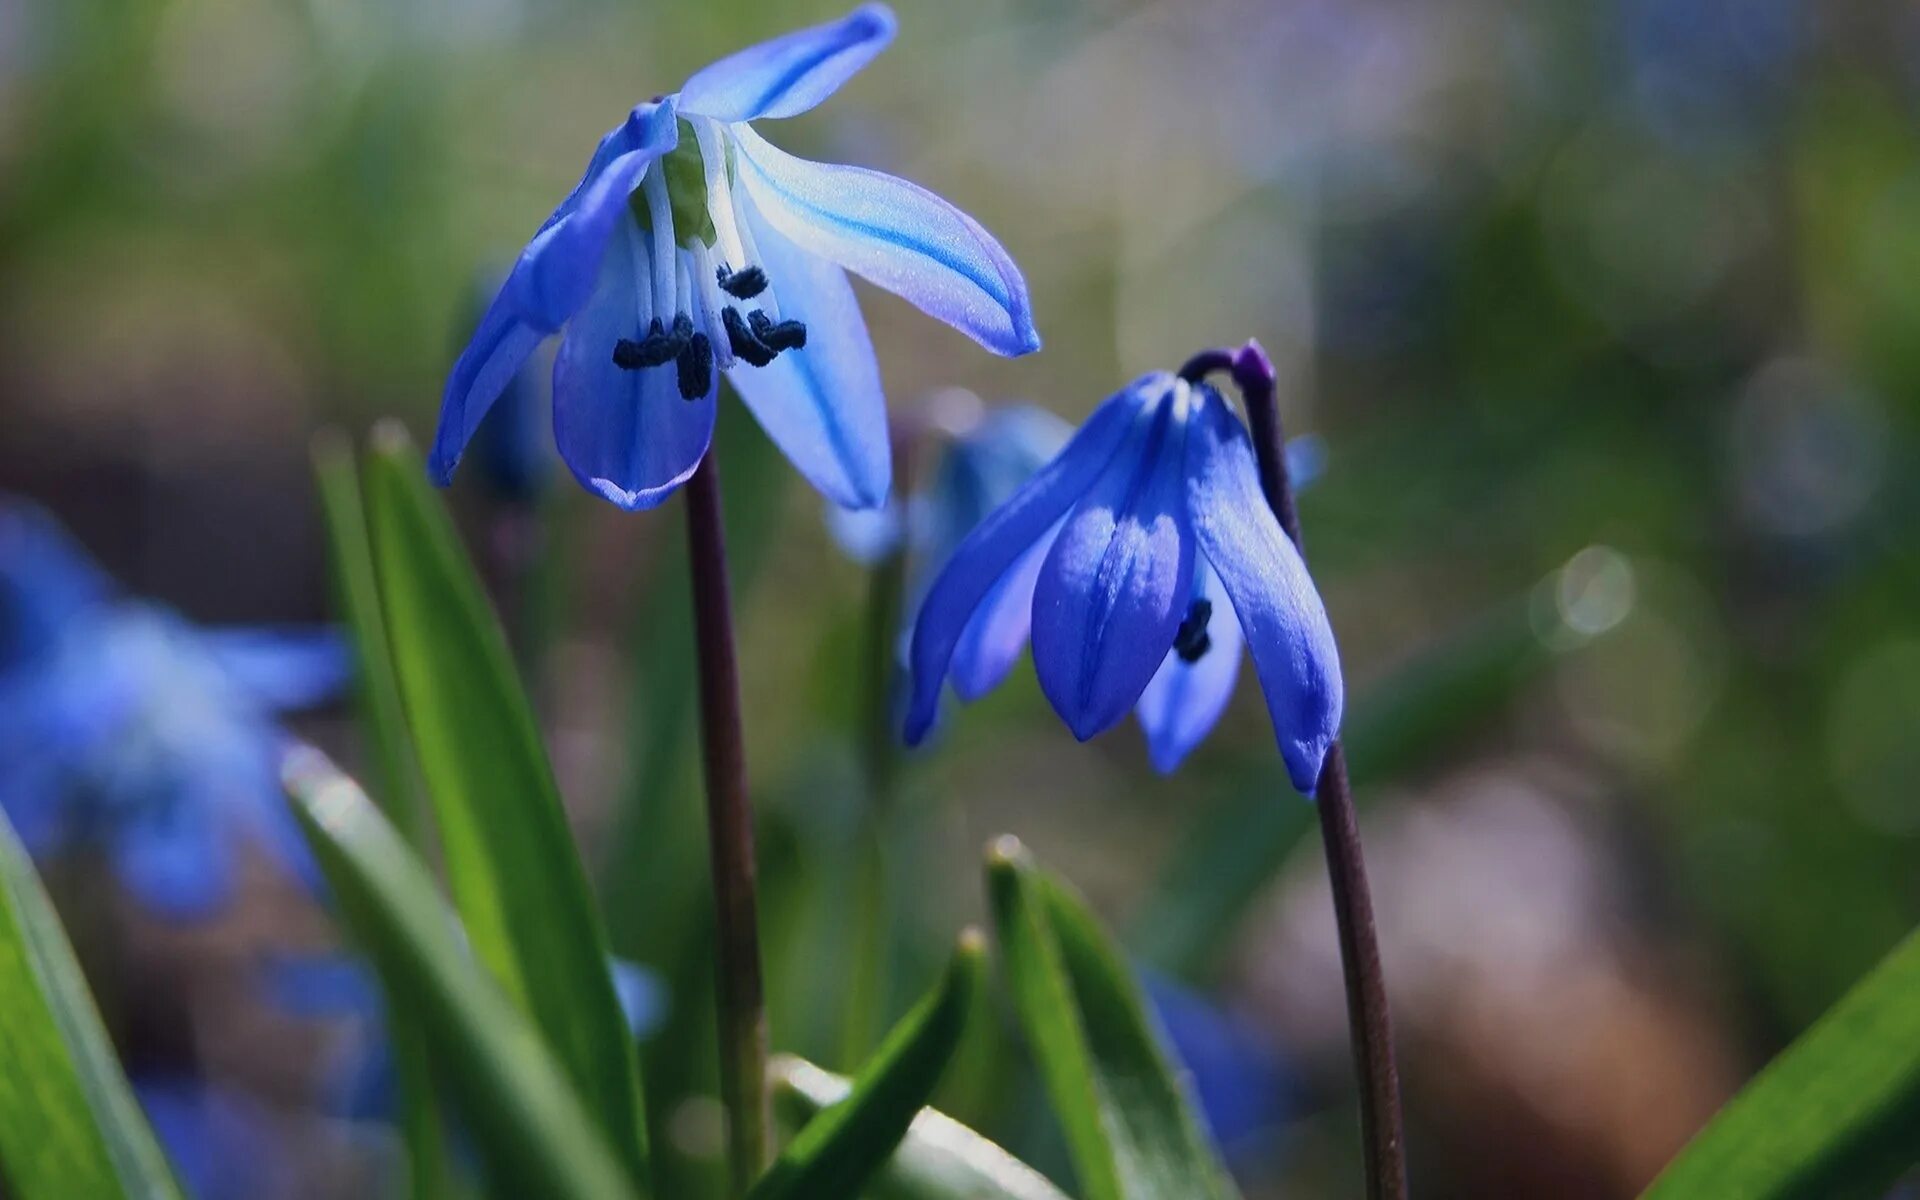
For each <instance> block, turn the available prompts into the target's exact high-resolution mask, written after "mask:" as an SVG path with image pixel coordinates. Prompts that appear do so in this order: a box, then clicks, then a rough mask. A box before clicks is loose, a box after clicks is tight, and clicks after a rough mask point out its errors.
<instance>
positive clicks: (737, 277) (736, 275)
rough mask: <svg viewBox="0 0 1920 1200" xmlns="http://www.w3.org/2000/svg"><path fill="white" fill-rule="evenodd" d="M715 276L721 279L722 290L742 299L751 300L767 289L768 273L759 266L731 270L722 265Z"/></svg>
mask: <svg viewBox="0 0 1920 1200" xmlns="http://www.w3.org/2000/svg"><path fill="white" fill-rule="evenodd" d="M714 277H715V278H716V279H718V280H719V281H720V290H721V291H723V292H725V293H726V294H727V295H729V296H734V297H737V298H739V299H741V300H751V299H753V298H754V297H755V296H758V295H759V294H760V293H761V292H764V291H766V290H767V273H766V272H765V271H762V270H761V269H760V268H759V267H748V268H747V269H746V270H744V271H733V272H729V271H728V270H727V268H726V267H725V266H724V265H722V266H721V267H719V268H718V269H717V270H716V272H715V275H714Z"/></svg>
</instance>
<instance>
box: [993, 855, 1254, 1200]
mask: <svg viewBox="0 0 1920 1200" xmlns="http://www.w3.org/2000/svg"><path fill="white" fill-rule="evenodd" d="M987 896H988V900H989V902H990V904H991V906H992V909H993V921H994V932H995V937H996V939H997V940H998V942H999V945H1000V956H1001V959H1002V961H1003V963H1004V964H1005V967H1006V974H1007V980H1008V983H1009V984H1010V985H1011V987H1012V991H1013V1000H1014V1011H1015V1013H1016V1014H1017V1015H1018V1017H1019V1020H1020V1025H1021V1027H1022V1029H1024V1030H1025V1031H1026V1035H1027V1041H1028V1044H1029V1046H1030V1047H1031V1049H1032V1051H1033V1055H1034V1057H1035V1058H1036V1059H1037V1060H1038V1064H1039V1068H1040V1077H1041V1080H1042V1082H1043V1083H1044V1084H1045V1085H1046V1089H1047V1094H1048V1096H1049V1097H1050V1098H1051V1099H1052V1101H1053V1110H1054V1113H1055V1115H1056V1116H1058V1118H1059V1120H1060V1123H1061V1125H1062V1126H1063V1127H1064V1129H1065V1132H1066V1136H1067V1148H1068V1150H1069V1152H1070V1153H1071V1155H1072V1157H1073V1163H1074V1169H1075V1171H1076V1173H1077V1174H1078V1176H1079V1178H1080V1186H1081V1187H1082V1188H1084V1189H1085V1191H1086V1194H1087V1196H1088V1197H1089V1200H1196V1198H1199V1197H1210V1198H1214V1200H1226V1198H1230V1197H1234V1196H1236V1195H1237V1193H1236V1192H1235V1191H1234V1189H1233V1185H1232V1184H1231V1183H1230V1182H1228V1179H1227V1174H1226V1171H1225V1169H1224V1168H1223V1167H1222V1166H1221V1164H1220V1161H1219V1158H1218V1156H1217V1155H1216V1153H1215V1152H1214V1149H1213V1147H1212V1145H1211V1144H1210V1143H1209V1142H1208V1140H1207V1138H1206V1135H1205V1134H1203V1133H1202V1132H1201V1125H1200V1122H1199V1121H1198V1120H1197V1119H1196V1118H1195V1116H1194V1113H1193V1109H1192V1106H1191V1104H1190V1102H1189V1099H1188V1097H1187V1095H1186V1093H1185V1091H1184V1089H1183V1087H1182V1086H1181V1084H1180V1083H1179V1081H1178V1080H1177V1079H1176V1077H1175V1075H1174V1070H1173V1067H1172V1064H1171V1061H1170V1060H1169V1058H1168V1056H1167V1053H1166V1051H1165V1050H1164V1049H1163V1046H1162V1040H1161V1035H1160V1033H1159V1031H1158V1027H1157V1024H1156V1022H1155V1021H1154V1018H1153V1017H1152V1016H1151V1015H1150V1013H1149V1011H1148V1009H1147V1006H1146V1003H1145V1001H1144V1000H1143V999H1142V997H1141V995H1140V988H1139V985H1138V983H1137V982H1136V981H1135V977H1134V973H1133V971H1132V969H1131V968H1130V967H1129V966H1128V965H1127V963H1126V960H1125V959H1123V958H1122V957H1121V955H1120V953H1119V951H1118V950H1117V949H1116V948H1115V947H1114V945H1113V942H1112V940H1111V939H1110V938H1109V937H1108V936H1107V934H1106V931H1105V930H1103V929H1102V928H1101V927H1100V924H1099V923H1098V922H1097V921H1096V920H1095V919H1094V918H1093V916H1092V914H1091V913H1089V912H1088V911H1087V908H1086V905H1085V904H1084V903H1083V902H1082V901H1081V900H1080V898H1079V897H1078V896H1076V895H1074V894H1073V892H1071V891H1070V890H1069V889H1068V888H1067V887H1066V886H1065V885H1063V884H1061V883H1060V882H1058V881H1057V880H1055V879H1053V878H1052V877H1050V876H1048V875H1047V874H1046V873H1044V872H1043V871H1041V870H1040V868H1039V867H1038V866H1036V865H1035V863H1034V862H1033V859H1032V858H1031V856H1029V855H1028V853H1027V851H1026V848H1025V847H1024V846H1022V845H1021V844H1020V843H1019V841H1018V840H1016V839H1014V838H1011V837H1004V838H1001V839H999V840H998V841H996V842H995V843H994V845H993V847H992V848H991V849H990V850H989V851H988V855H987Z"/></svg>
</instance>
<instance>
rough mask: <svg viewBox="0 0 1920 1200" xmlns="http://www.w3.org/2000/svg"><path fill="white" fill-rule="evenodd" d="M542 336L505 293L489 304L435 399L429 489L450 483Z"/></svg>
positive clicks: (543, 336)
mask: <svg viewBox="0 0 1920 1200" xmlns="http://www.w3.org/2000/svg"><path fill="white" fill-rule="evenodd" d="M546 336H547V335H546V334H545V333H542V332H541V331H540V330H538V329H535V328H534V327H533V326H531V325H529V324H527V323H526V322H525V321H523V320H521V319H520V317H519V314H518V312H517V311H516V308H515V302H514V299H513V297H512V296H511V295H510V294H509V293H508V291H507V290H506V289H505V288H503V289H502V290H501V292H500V294H499V295H498V296H495V297H494V298H493V303H492V304H490V305H488V306H487V312H486V315H485V316H483V317H481V318H480V327H479V328H478V329H476V330H474V333H473V340H472V341H470V342H468V343H467V348H466V349H465V350H462V351H461V352H460V357H459V358H458V359H456V360H455V361H454V364H453V370H452V372H451V373H449V374H448V375H447V386H446V388H445V390H444V391H442V392H441V394H440V424H439V427H438V428H437V429H435V430H434V434H433V449H432V450H431V451H430V452H429V453H428V454H427V474H428V475H429V476H430V477H431V478H432V479H433V482H434V483H436V484H438V485H439V486H441V487H445V486H447V484H449V483H451V482H453V469H454V468H455V467H457V466H459V465H460V455H461V454H462V453H464V452H465V451H466V448H467V443H468V442H470V441H472V440H473V431H474V430H476V429H478V428H480V422H481V420H482V418H484V417H485V416H486V415H487V410H488V409H489V408H492V407H493V402H494V401H495V400H496V399H498V398H499V396H500V393H501V392H503V391H505V390H506V387H507V384H508V383H510V382H512V380H513V377H514V376H515V375H516V374H518V373H519V371H520V368H521V367H522V366H524V365H525V364H526V361H527V357H528V356H529V355H531V354H532V353H533V351H534V348H535V347H537V346H538V345H539V344H540V343H541V341H542V340H544V339H545V337H546Z"/></svg>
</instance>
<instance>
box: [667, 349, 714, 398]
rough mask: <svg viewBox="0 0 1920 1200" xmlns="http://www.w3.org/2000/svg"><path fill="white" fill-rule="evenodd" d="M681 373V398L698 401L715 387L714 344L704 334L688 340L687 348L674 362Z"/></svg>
mask: <svg viewBox="0 0 1920 1200" xmlns="http://www.w3.org/2000/svg"><path fill="white" fill-rule="evenodd" d="M674 365H675V367H676V368H677V369H678V371H679V376H680V378H679V382H680V398H681V399H682V400H698V399H700V398H701V397H702V396H704V395H706V394H707V389H709V388H710V387H712V386H713V343H712V342H711V341H709V340H708V339H707V335H706V334H704V333H696V334H694V335H693V336H692V337H691V338H689V339H687V348H686V349H685V350H682V351H681V352H680V357H679V358H678V359H676V360H674Z"/></svg>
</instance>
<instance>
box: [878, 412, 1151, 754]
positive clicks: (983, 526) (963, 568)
mask: <svg viewBox="0 0 1920 1200" xmlns="http://www.w3.org/2000/svg"><path fill="white" fill-rule="evenodd" d="M1154 378H1155V377H1152V376H1149V377H1148V378H1147V379H1143V380H1140V381H1138V382H1136V383H1134V384H1132V385H1130V386H1129V387H1128V388H1127V389H1126V390H1124V391H1122V392H1120V393H1119V394H1118V395H1116V396H1114V397H1113V398H1112V399H1110V400H1108V401H1107V402H1106V403H1104V404H1102V405H1101V406H1100V407H1099V408H1097V409H1095V410H1094V413H1093V416H1091V417H1089V418H1088V419H1087V423H1086V424H1085V425H1084V426H1082V427H1081V429H1080V432H1079V433H1077V434H1075V435H1074V437H1073V440H1072V441H1070V442H1068V443H1067V446H1066V448H1065V449H1064V450H1062V451H1061V452H1060V454H1059V457H1057V458H1055V459H1054V460H1053V461H1052V462H1050V463H1048V464H1047V465H1046V466H1045V467H1042V468H1041V469H1040V470H1039V471H1038V472H1037V473H1035V475H1034V477H1033V478H1032V479H1030V480H1028V481H1027V483H1026V486H1024V487H1022V488H1021V489H1020V490H1019V491H1017V492H1015V493H1014V494H1013V497H1012V499H1010V500H1008V501H1007V502H1006V503H1005V504H1003V505H1001V506H1000V507H999V508H997V509H995V510H994V511H993V512H992V513H991V514H989V515H988V517H987V519H986V520H984V521H982V522H980V524H979V525H978V526H976V527H975V529H974V531H973V532H972V533H970V534H968V535H967V537H966V539H965V540H964V541H962V542H961V543H960V546H959V548H958V549H956V550H955V551H954V553H953V557H952V558H950V559H948V560H947V564H946V566H944V567H942V568H941V569H940V574H939V576H938V577H936V578H935V579H934V581H933V586H932V587H930V588H928V589H927V597H926V600H925V601H924V602H923V603H922V604H921V606H920V614H919V616H918V617H917V618H915V620H914V623H913V646H912V652H911V656H910V658H911V663H912V668H913V697H912V701H911V703H910V704H909V706H908V711H907V720H906V727H905V736H906V740H907V744H908V745H919V744H920V741H921V739H923V738H925V737H926V735H927V731H928V730H929V729H931V728H932V727H933V719H934V717H935V716H936V715H937V714H938V712H939V706H940V687H941V684H943V683H944V682H945V681H946V677H947V669H948V666H949V664H950V663H951V662H952V660H953V654H954V649H955V647H956V646H957V645H958V643H959V641H960V638H961V636H962V635H963V633H964V632H965V630H966V627H967V624H968V622H969V621H971V620H972V618H973V614H974V611H975V610H976V609H978V608H979V606H980V603H981V601H982V600H984V599H985V598H986V596H987V594H988V593H989V592H990V591H992V590H993V586H994V584H995V583H997V582H999V580H1000V579H1001V578H1002V577H1003V576H1005V575H1006V573H1007V570H1008V568H1010V567H1012V566H1013V565H1014V563H1015V561H1016V560H1017V559H1019V557H1020V556H1021V555H1022V554H1024V553H1025V552H1026V551H1027V549H1028V547H1030V546H1032V545H1033V543H1034V542H1036V541H1038V540H1039V539H1040V537H1041V536H1042V535H1043V534H1045V533H1046V532H1047V530H1048V529H1050V528H1051V527H1052V526H1053V524H1054V523H1055V522H1056V521H1058V520H1060V518H1061V517H1062V516H1064V515H1065V514H1066V512H1067V510H1068V509H1070V508H1072V507H1073V504H1074V502H1075V501H1076V500H1078V499H1079V498H1080V495H1081V493H1083V492H1085V491H1086V489H1087V487H1088V486H1089V485H1091V484H1092V483H1093V481H1094V480H1095V479H1097V478H1099V476H1100V473H1101V472H1102V471H1104V470H1105V469H1106V467H1107V463H1108V461H1109V460H1111V459H1112V458H1113V456H1114V452H1115V451H1116V450H1118V449H1119V447H1120V444H1121V443H1122V442H1123V441H1125V440H1126V436H1127V431H1128V430H1129V428H1130V427H1131V426H1132V425H1133V423H1134V410H1135V399H1134V397H1135V393H1136V392H1138V391H1139V390H1140V389H1141V388H1142V387H1143V386H1148V385H1150V384H1152V382H1153V380H1154ZM1163 386H1164V385H1163Z"/></svg>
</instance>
